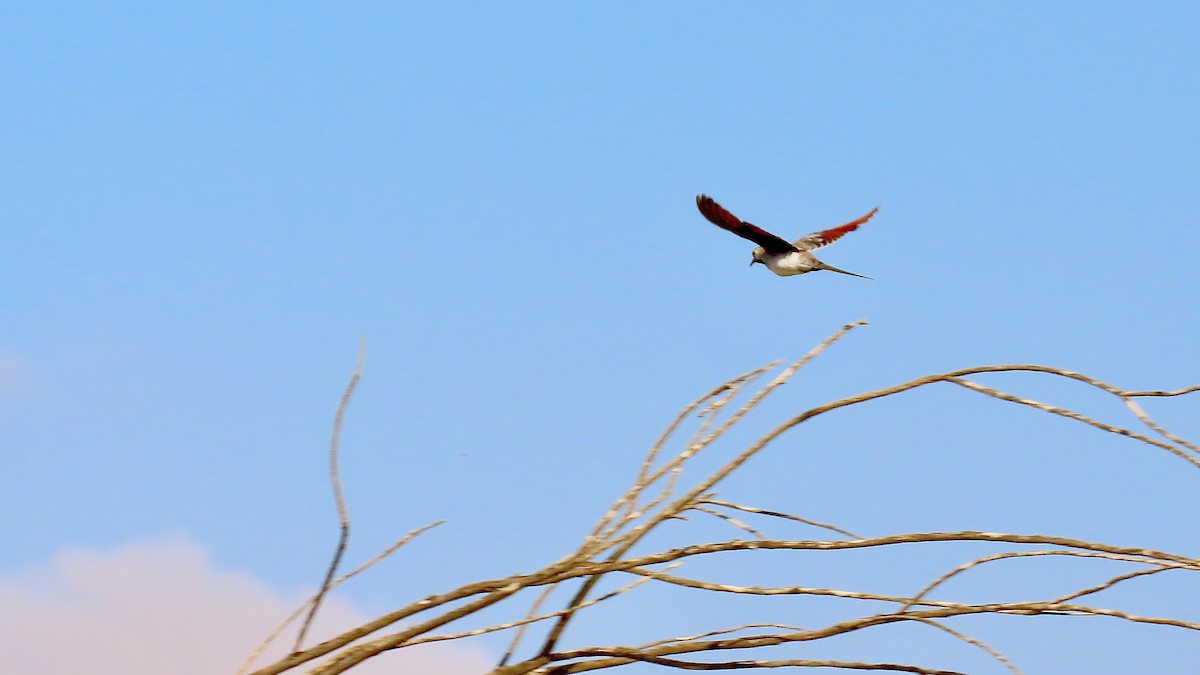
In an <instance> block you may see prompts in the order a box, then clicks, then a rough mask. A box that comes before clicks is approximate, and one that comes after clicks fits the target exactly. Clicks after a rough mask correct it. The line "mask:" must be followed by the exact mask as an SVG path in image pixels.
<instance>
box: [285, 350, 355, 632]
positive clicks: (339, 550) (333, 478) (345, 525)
mask: <svg viewBox="0 0 1200 675" xmlns="http://www.w3.org/2000/svg"><path fill="white" fill-rule="evenodd" d="M366 358H367V339H366V338H365V337H364V338H362V339H361V340H359V342H358V357H357V358H356V359H355V362H354V372H353V373H351V375H350V382H349V383H348V384H346V391H345V392H343V393H342V401H341V403H340V404H338V409H337V414H336V415H334V418H333V434H332V437H331V438H330V440H329V483H330V485H331V486H332V487H333V500H334V503H336V504H337V514H338V523H339V525H338V543H337V546H336V547H335V548H334V550H333V560H332V561H330V563H329V569H328V570H327V571H326V572H325V578H324V579H323V580H322V581H321V587H320V590H318V591H317V596H316V597H315V598H313V601H312V609H310V610H309V612H308V616H307V617H305V618H304V623H303V624H302V625H301V626H300V632H299V633H298V634H297V635H296V647H295V649H294V650H293V651H297V652H298V651H300V647H301V646H302V645H303V644H304V638H305V636H306V635H308V629H309V627H310V626H311V625H312V622H313V619H315V618H316V616H317V612H318V611H319V610H320V609H321V601H322V600H323V599H324V598H325V594H326V593H327V592H329V585H330V583H331V582H332V581H333V578H334V576H335V575H337V568H338V564H339V563H340V562H341V561H342V555H343V554H345V552H346V544H347V543H349V541H350V512H349V511H348V510H347V509H346V497H345V495H344V494H343V493H342V476H341V472H340V471H339V470H338V449H339V446H340V444H341V440H342V420H343V419H345V417H346V409H347V408H349V407H350V399H352V398H353V397H354V389H355V388H356V387H357V386H358V381H359V380H360V379H361V378H362V372H363V362H364V361H366Z"/></svg>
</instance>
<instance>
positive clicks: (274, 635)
mask: <svg viewBox="0 0 1200 675" xmlns="http://www.w3.org/2000/svg"><path fill="white" fill-rule="evenodd" d="M445 522H446V521H444V520H439V521H437V522H433V523H430V524H428V525H426V526H424V527H420V528H417V529H415V530H413V531H412V532H409V533H408V534H406V535H404V536H403V537H401V538H400V539H399V540H397V541H396V542H395V543H393V544H392V545H391V546H389V547H387V548H385V549H384V550H382V551H380V552H379V553H377V554H375V555H374V556H373V557H372V558H371V559H369V560H367V561H366V562H365V563H363V564H361V565H359V566H358V567H357V568H355V569H354V570H353V571H351V572H347V573H346V574H343V575H342V576H340V577H338V578H337V579H334V580H333V582H332V583H330V584H329V589H330V590H332V589H334V588H337V587H338V586H340V585H341V584H342V583H344V582H346V581H347V580H349V579H350V578H352V577H354V576H355V575H357V574H360V573H362V572H364V571H366V570H367V569H369V568H371V567H372V566H374V565H375V564H376V563H378V562H379V561H381V560H383V559H384V558H386V557H388V556H389V555H391V554H393V553H395V552H396V551H397V550H398V549H400V547H402V546H404V545H405V544H407V543H408V542H410V541H412V540H413V539H415V538H416V537H418V536H419V535H421V534H423V533H424V532H427V531H429V530H432V529H433V528H435V527H437V526H438V525H441V524H443V523H445ZM316 599H317V596H316V595H313V596H312V597H310V598H309V599H308V600H305V601H304V604H302V605H300V606H299V607H297V608H296V611H294V612H292V613H291V614H290V615H288V618H286V619H284V620H283V623H281V624H279V626H277V627H276V628H275V630H274V631H272V632H271V634H270V635H268V636H267V637H266V639H264V640H263V641H262V642H261V643H260V644H259V645H258V647H256V648H255V649H254V651H253V652H251V653H250V656H248V657H247V658H246V661H245V662H244V663H243V664H242V665H241V667H240V668H238V671H237V675H242V674H243V673H245V672H246V671H248V670H249V669H250V666H252V665H254V662H255V661H257V660H258V658H259V657H260V656H262V654H263V652H264V651H266V650H267V648H268V647H270V646H271V644H272V643H273V642H275V640H276V639H278V638H279V636H280V635H282V634H283V631H285V630H287V627H288V626H290V625H291V624H292V622H293V621H295V620H296V619H297V618H298V617H299V616H300V615H301V614H302V613H303V612H304V610H305V609H308V608H309V607H311V606H312V604H313V602H315V601H316Z"/></svg>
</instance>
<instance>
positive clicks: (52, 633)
mask: <svg viewBox="0 0 1200 675" xmlns="http://www.w3.org/2000/svg"><path fill="white" fill-rule="evenodd" d="M296 604H297V603H296V601H295V599H289V598H284V597H282V596H280V595H279V594H277V593H275V592H274V591H272V590H271V589H269V588H268V587H267V586H266V585H264V584H263V583H262V582H260V581H258V580H257V579H255V578H253V577H251V576H249V575H247V574H241V573H237V572H229V571H222V570H217V569H214V568H213V566H212V563H211V562H210V561H209V559H208V555H207V553H206V552H205V551H204V549H203V548H202V547H200V546H198V545H197V544H195V543H192V542H189V541H186V540H183V539H177V538H176V539H167V540H161V541H155V542H149V543H141V544H132V545H128V546H123V547H121V548H118V549H116V550H113V551H109V552H97V551H86V550H69V551H64V552H62V553H59V554H58V555H56V556H55V557H54V560H53V561H52V562H51V563H50V564H49V565H47V566H46V567H44V568H39V569H36V570H32V571H28V572H24V573H21V574H18V575H14V576H9V577H0V654H3V655H4V658H3V662H4V672H10V673H20V674H21V675H62V674H63V673H90V674H96V675H107V674H109V673H112V674H113V675H116V674H118V673H119V674H120V675H162V674H163V673H172V674H173V675H220V674H222V673H228V674H232V673H233V672H234V671H236V670H237V668H238V667H239V666H240V665H241V663H242V662H243V661H244V660H245V658H246V656H247V655H248V654H249V653H250V652H251V650H253V649H254V647H255V646H256V645H257V644H258V643H259V641H260V640H261V639H262V638H263V637H264V636H266V635H267V634H268V633H269V632H270V631H271V630H272V629H274V628H275V626H276V625H277V624H278V623H279V622H280V621H281V620H282V619H283V618H284V617H286V616H287V615H288V614H290V613H291V611H292V610H293V609H294V608H295V606H296ZM369 618H371V617H367V616H363V615H361V614H360V613H359V612H358V611H356V610H355V609H354V608H353V607H351V606H350V605H348V604H347V603H345V602H343V601H340V600H338V599H337V598H331V599H330V600H329V602H328V603H327V605H326V608H325V610H324V612H323V614H322V618H321V619H319V620H318V621H317V624H316V625H315V626H314V628H313V631H312V632H311V633H310V635H312V636H314V637H316V638H320V637H322V636H327V635H329V634H331V632H332V631H334V630H338V629H345V628H349V627H352V626H354V625H358V624H360V623H363V622H365V621H367V620H368V619H369ZM293 635H294V633H293ZM286 651H287V647H286V646H285V644H279V645H277V648H276V649H274V650H273V651H272V652H269V653H268V656H267V658H268V661H259V663H260V664H262V663H266V662H269V660H273V659H272V658H271V657H274V658H278V657H279V656H282V655H283V654H284V653H285V652H286ZM491 665H492V662H491V661H489V660H488V659H487V658H486V655H485V654H483V653H482V652H481V651H477V650H475V649H473V648H471V647H469V646H466V645H462V646H455V645H429V646H427V647H421V648H415V649H411V650H410V649H405V650H399V651H396V652H391V653H387V654H384V655H381V656H379V657H376V658H375V659H372V660H369V661H367V662H364V663H363V664H362V665H361V666H360V667H358V668H355V669H354V670H353V671H352V672H354V673H362V674H363V675H369V674H373V673H422V674H423V675H478V674H479V673H483V672H486V671H487V670H489V669H490V668H491ZM304 670H307V668H302V669H301V672H303V671H304Z"/></svg>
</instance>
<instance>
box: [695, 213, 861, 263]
mask: <svg viewBox="0 0 1200 675" xmlns="http://www.w3.org/2000/svg"><path fill="white" fill-rule="evenodd" d="M696 206H697V207H698V208H699V209H700V213H702V214H704V217H705V218H707V219H708V220H709V222H711V223H712V224H713V225H716V226H717V227H719V228H722V229H725V230H729V231H730V232H732V233H734V234H736V235H737V236H739V237H741V238H743V239H749V240H750V241H752V242H754V243H756V244H758V247H757V248H755V249H754V251H753V253H752V254H751V255H752V256H753V257H752V258H751V259H750V264H751V265H753V264H754V263H762V264H763V265H766V267H767V269H769V270H771V271H772V272H774V273H775V274H778V275H779V276H781V277H790V276H793V275H796V274H804V273H805V272H814V271H816V270H829V271H830V272H838V273H839V274H849V275H850V276H852V277H861V278H863V279H870V278H871V277H864V276H863V275H861V274H855V273H854V272H847V271H846V270H839V269H838V268H836V267H834V266H832V265H826V264H825V263H823V262H821V261H820V260H817V257H816V256H814V255H813V254H812V253H809V251H812V250H813V249H817V248H821V247H822V246H825V245H826V244H832V243H833V242H835V241H837V240H838V239H841V238H842V236H843V235H845V234H846V233H847V232H853V231H855V230H857V229H858V226H859V225H862V224H863V223H865V222H867V221H868V220H870V219H871V216H873V215H875V212H876V211H878V210H879V209H878V208H874V209H871V212H870V213H868V214H867V215H865V216H863V217H861V218H858V219H855V220H852V221H850V222H848V223H846V224H845V225H838V226H837V227H834V228H830V229H828V230H822V231H820V232H813V233H812V234H810V235H808V236H807V237H803V238H801V239H797V240H796V241H794V242H792V243H790V244H789V243H788V242H787V241H786V240H784V239H781V238H780V237H777V236H775V235H773V234H771V233H770V232H767V231H766V230H764V229H762V228H760V227H757V226H755V225H751V224H750V223H747V222H746V221H744V220H742V219H741V218H738V217H737V216H735V215H733V214H732V213H730V212H728V211H726V210H725V208H724V207H723V206H721V205H720V204H718V203H716V202H715V201H713V198H712V197H709V196H708V195H696Z"/></svg>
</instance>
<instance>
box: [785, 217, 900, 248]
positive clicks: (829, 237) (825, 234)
mask: <svg viewBox="0 0 1200 675" xmlns="http://www.w3.org/2000/svg"><path fill="white" fill-rule="evenodd" d="M878 210H879V207H875V208H873V209H871V212H870V213H868V214H867V215H865V216H863V217H861V218H857V219H855V220H852V221H850V222H848V223H846V224H845V225H838V226H837V227H832V228H829V229H828V230H822V231H820V232H813V233H812V234H810V235H808V236H807V237H804V238H803V239H797V240H796V241H795V242H794V244H793V245H794V246H795V247H796V248H798V249H800V250H801V251H811V250H813V249H814V248H821V247H822V246H826V245H828V244H832V243H833V242H835V241H837V240H838V239H841V238H842V237H843V236H845V235H846V233H847V232H853V231H855V230H857V229H858V226H859V225H862V224H863V223H865V222H867V221H868V220H870V219H871V216H873V215H875V212H877V211H878Z"/></svg>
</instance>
